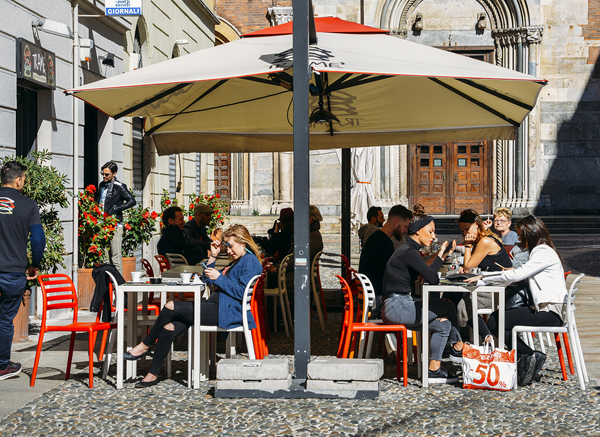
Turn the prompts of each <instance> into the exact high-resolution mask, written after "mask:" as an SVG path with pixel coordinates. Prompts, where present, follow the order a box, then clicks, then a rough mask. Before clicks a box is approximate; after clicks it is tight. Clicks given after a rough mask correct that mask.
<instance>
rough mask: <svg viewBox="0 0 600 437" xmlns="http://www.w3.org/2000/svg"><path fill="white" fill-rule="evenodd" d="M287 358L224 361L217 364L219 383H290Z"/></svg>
mask: <svg viewBox="0 0 600 437" xmlns="http://www.w3.org/2000/svg"><path fill="white" fill-rule="evenodd" d="M289 373H290V372H289V364H288V359H287V358H274V359H269V358H267V359H265V360H240V359H233V358H231V359H224V360H221V361H219V362H218V363H217V380H219V381H240V382H241V381H265V380H277V381H284V382H285V381H288V379H289Z"/></svg>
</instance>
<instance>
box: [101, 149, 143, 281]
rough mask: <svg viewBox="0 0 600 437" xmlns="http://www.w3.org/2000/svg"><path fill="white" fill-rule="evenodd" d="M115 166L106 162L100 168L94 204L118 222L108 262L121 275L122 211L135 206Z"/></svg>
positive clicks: (110, 162)
mask: <svg viewBox="0 0 600 437" xmlns="http://www.w3.org/2000/svg"><path fill="white" fill-rule="evenodd" d="M118 169H119V168H118V167H117V164H115V163H114V162H112V161H108V162H107V163H106V164H104V165H103V166H102V171H101V172H100V174H101V175H102V177H103V179H104V180H103V181H102V182H100V185H98V190H97V191H96V202H98V203H99V204H100V208H103V210H104V212H105V213H106V214H108V215H112V216H115V217H116V219H117V220H119V225H118V226H117V229H116V231H115V235H114V236H113V239H112V241H111V242H110V249H109V261H110V262H111V263H112V264H113V265H114V266H115V267H116V268H117V270H118V271H119V272H120V273H121V274H123V255H122V253H121V243H122V241H123V223H122V221H123V211H125V210H126V209H129V208H132V207H134V206H135V203H136V202H135V198H134V197H133V195H132V194H131V192H130V191H129V190H128V189H127V185H125V184H124V183H123V182H121V181H118V180H117V177H116V176H117V170H118Z"/></svg>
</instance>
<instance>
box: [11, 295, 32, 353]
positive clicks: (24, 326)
mask: <svg viewBox="0 0 600 437" xmlns="http://www.w3.org/2000/svg"><path fill="white" fill-rule="evenodd" d="M30 304H31V290H25V293H23V301H22V302H21V305H20V306H19V312H18V313H17V316H16V317H15V318H14V320H13V325H14V326H15V332H14V334H13V340H12V341H13V343H24V342H26V341H27V340H29V305H30Z"/></svg>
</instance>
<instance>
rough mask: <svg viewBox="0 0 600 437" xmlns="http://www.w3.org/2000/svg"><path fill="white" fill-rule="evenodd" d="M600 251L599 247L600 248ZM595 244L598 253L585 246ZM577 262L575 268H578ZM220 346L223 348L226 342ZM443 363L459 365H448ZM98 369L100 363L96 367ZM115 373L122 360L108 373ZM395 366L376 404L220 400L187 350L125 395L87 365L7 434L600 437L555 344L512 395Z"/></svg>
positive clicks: (587, 399) (278, 351) (2, 428)
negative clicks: (192, 381) (193, 381)
mask: <svg viewBox="0 0 600 437" xmlns="http://www.w3.org/2000/svg"><path fill="white" fill-rule="evenodd" d="M336 241H337V240H336V238H335V236H331V238H330V237H329V236H328V237H327V238H326V243H325V244H326V247H325V252H326V253H327V254H331V255H325V257H324V263H323V264H324V265H326V264H331V266H330V267H324V268H323V271H322V275H323V277H324V279H323V281H324V282H325V284H324V285H325V286H333V287H335V286H336V282H335V281H334V280H331V279H328V277H329V276H331V275H332V274H333V273H337V272H338V270H337V269H338V267H337V266H336V265H335V264H334V261H336V262H337V260H336V258H335V257H336V255H335V254H336V253H339V242H337V243H336ZM557 243H558V239H557ZM584 243H585V244H584ZM588 243H590V241H589V240H583V241H582V242H579V243H578V242H577V241H574V240H573V238H572V237H570V238H569V239H568V240H567V241H566V242H565V243H564V244H563V243H561V245H563V246H567V245H569V248H570V249H569V250H571V251H572V252H571V253H572V255H573V256H572V257H570V258H567V257H565V258H567V259H566V262H567V263H572V262H573V261H574V260H575V261H577V257H581V258H582V259H583V258H585V261H580V263H581V268H582V271H585V270H587V271H586V273H588V274H593V273H592V272H599V271H600V269H598V267H599V266H598V265H593V264H594V263H595V261H594V262H592V261H591V259H593V258H595V257H589V256H588V257H584V256H581V254H578V253H576V251H577V250H580V249H581V247H580V246H582V245H587V246H589V245H590V244H588ZM336 244H338V246H336ZM595 248H598V251H600V246H595ZM589 249H592V250H593V248H589V247H588V248H584V250H585V251H588V250H589ZM565 252H568V251H565ZM569 268H573V269H575V267H573V265H572V264H570V265H569ZM328 269H331V270H330V271H329V270H328ZM595 269H598V270H595ZM578 271H579V270H578ZM596 274H597V273H596ZM326 281H329V282H326ZM339 321H340V312H334V311H330V312H329V319H328V320H327V321H326V328H327V329H326V332H324V333H322V332H321V331H320V328H319V326H318V321H317V320H316V314H315V315H314V317H313V319H312V326H311V328H312V329H311V333H312V334H311V336H312V337H311V348H312V349H311V352H312V355H314V356H334V355H335V351H336V348H337V341H338V328H339ZM292 342H293V338H290V339H288V338H286V337H285V334H284V333H283V332H282V330H280V331H279V332H277V333H271V339H270V340H269V342H268V344H269V350H270V353H271V356H272V357H279V356H287V357H288V358H290V359H292V360H293V355H291V354H292V351H293V344H292ZM184 344H185V343H184ZM218 347H219V349H218V350H221V351H222V350H223V349H224V341H223V339H220V340H219V346H218ZM241 357H242V358H246V357H247V356H246V355H245V354H241ZM444 366H447V367H452V366H455V365H453V364H451V363H450V362H449V361H447V362H445V363H444ZM453 369H454V370H458V369H459V368H458V367H453ZM25 371H26V372H27V371H28V370H25ZM99 372H100V365H98V366H97V369H96V373H97V374H99ZM115 372H116V370H115V366H114V365H113V366H112V367H111V371H110V372H109V374H110V375H114V374H115ZM395 372H396V369H395V364H393V363H391V362H390V361H389V360H387V361H386V366H385V374H384V377H383V378H382V380H381V382H380V396H379V398H378V399H376V400H339V399H337V400H326V399H304V400H281V399H279V400H275V399H264V400H263V399H216V398H214V396H213V395H214V388H215V381H214V380H211V381H208V382H204V383H202V384H201V388H200V389H199V390H189V389H187V382H186V381H185V378H187V361H186V352H183V351H178V352H176V354H175V357H174V366H173V373H174V376H173V379H172V380H166V379H164V375H161V379H162V381H161V383H160V384H159V385H157V386H155V387H152V388H149V389H135V388H134V382H126V384H125V388H124V389H123V390H120V391H117V390H115V387H114V379H113V378H112V377H110V376H109V378H108V380H107V381H103V380H101V379H100V378H99V377H96V378H95V379H94V388H93V389H91V390H90V389H89V388H87V387H88V378H87V370H83V371H82V372H81V373H79V374H77V375H75V376H73V377H72V379H70V380H69V381H65V382H64V383H63V384H61V385H60V386H59V387H57V388H55V389H53V390H50V391H49V392H47V393H45V394H44V395H43V396H41V397H40V398H38V399H36V400H35V401H33V402H31V403H29V404H28V405H26V406H25V407H23V408H21V409H20V410H18V411H17V412H15V413H14V414H12V415H10V416H8V417H7V418H6V419H4V420H2V423H0V435H1V436H5V435H6V436H8V435H10V436H13V435H14V436H33V435H35V436H57V435H69V436H70V435H73V436H76V435H103V436H121V435H122V436H129V435H134V436H137V435H155V434H164V435H181V436H190V435H202V436H213V435H215V436H217V435H218V436H221V435H222V436H237V435H239V436H255V435H256V436H258V435H273V436H292V435H293V436H313V435H325V436H375V435H409V436H555V435H556V436H558V435H560V436H598V435H600V401H599V397H600V394H599V391H600V387H599V386H598V382H597V381H590V383H589V384H588V390H587V391H585V392H582V391H580V390H579V386H578V382H577V378H576V377H570V378H569V381H567V382H565V381H562V378H561V374H560V367H559V365H558V360H557V354H556V349H554V348H551V349H550V350H549V353H548V361H547V362H546V365H545V366H544V370H543V371H542V379H541V382H539V383H534V384H533V385H531V386H528V387H525V388H520V389H519V390H516V391H511V392H507V393H503V392H494V391H484V390H465V389H463V388H462V386H461V384H456V385H434V386H433V387H432V388H431V389H428V390H423V389H421V387H420V381H418V380H417V378H416V377H417V368H416V365H414V364H413V365H412V366H410V367H409V385H408V387H403V386H402V385H401V383H399V382H397V381H396V380H395Z"/></svg>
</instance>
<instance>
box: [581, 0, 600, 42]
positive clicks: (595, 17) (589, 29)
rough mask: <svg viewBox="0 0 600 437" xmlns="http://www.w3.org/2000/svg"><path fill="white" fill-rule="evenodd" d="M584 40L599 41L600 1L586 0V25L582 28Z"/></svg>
mask: <svg viewBox="0 0 600 437" xmlns="http://www.w3.org/2000/svg"><path fill="white" fill-rule="evenodd" d="M583 37H584V38H585V39H600V0H588V24H587V26H583Z"/></svg>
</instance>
